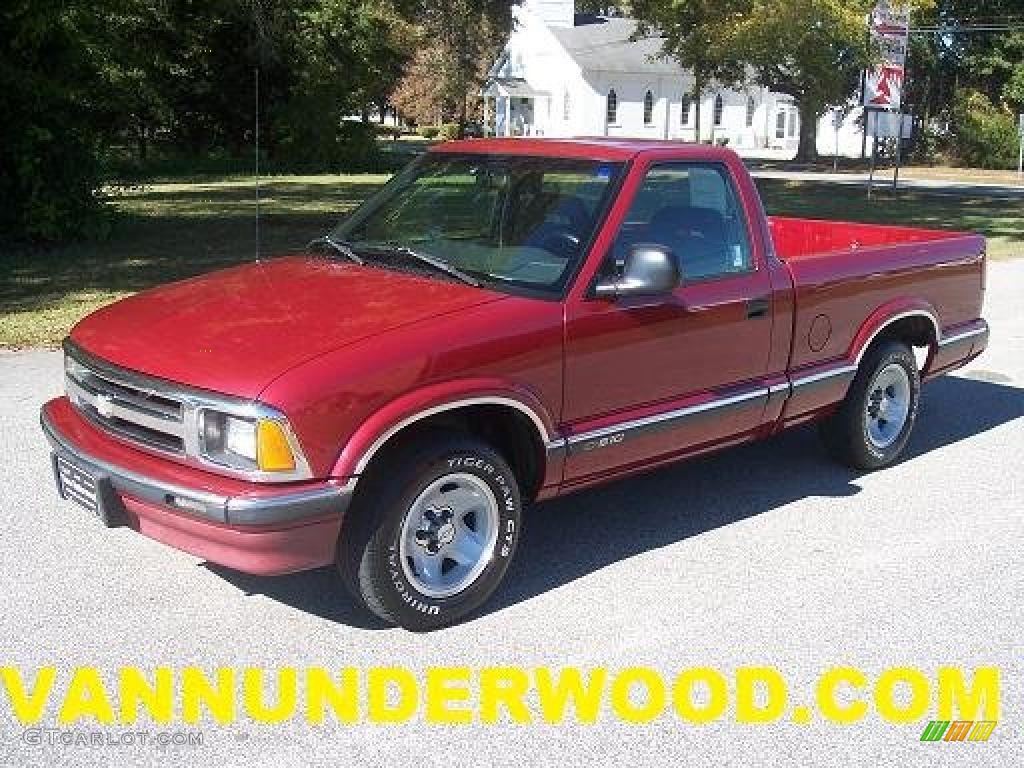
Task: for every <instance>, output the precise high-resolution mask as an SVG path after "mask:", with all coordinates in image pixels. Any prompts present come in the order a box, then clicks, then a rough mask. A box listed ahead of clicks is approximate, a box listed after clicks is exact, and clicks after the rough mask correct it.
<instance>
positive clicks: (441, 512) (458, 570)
mask: <svg viewBox="0 0 1024 768" xmlns="http://www.w3.org/2000/svg"><path fill="white" fill-rule="evenodd" d="M498 524H499V514H498V500H497V499H496V498H495V496H494V493H493V492H492V491H491V489H490V487H489V486H488V485H487V483H485V482H484V481H483V480H482V479H481V478H479V477H477V476H476V475H471V474H468V473H465V472H457V473H452V474H449V475H444V476H442V477H439V478H438V479H437V480H435V481H434V482H432V483H431V484H430V485H428V486H427V487H426V488H425V489H424V490H423V492H422V493H420V495H419V496H417V497H416V500H415V501H414V502H413V503H412V506H410V507H409V511H408V512H406V514H405V521H404V522H403V523H402V533H401V540H400V542H399V556H400V558H401V561H402V570H403V572H404V573H405V578H406V579H407V580H408V581H409V583H410V584H411V585H412V586H413V587H414V588H415V589H416V591H417V592H420V593H421V594H423V595H426V596H427V597H434V598H445V597H451V596H453V595H457V594H458V593H459V592H462V591H463V590H465V589H466V588H467V587H469V586H470V585H471V584H472V583H473V582H474V581H476V580H477V578H478V577H479V576H480V574H481V573H483V571H484V569H485V568H486V567H487V564H488V563H489V562H490V560H491V556H492V555H493V554H494V547H495V544H496V543H497V541H498Z"/></svg>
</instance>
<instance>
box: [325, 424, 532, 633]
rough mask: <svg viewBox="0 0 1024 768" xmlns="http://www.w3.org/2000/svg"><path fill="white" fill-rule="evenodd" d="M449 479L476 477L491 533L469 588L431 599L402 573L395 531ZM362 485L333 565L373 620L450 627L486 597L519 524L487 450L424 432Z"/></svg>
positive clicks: (504, 480) (510, 479)
mask: <svg viewBox="0 0 1024 768" xmlns="http://www.w3.org/2000/svg"><path fill="white" fill-rule="evenodd" d="M452 473H464V474H468V475H472V476H474V477H476V478H479V480H481V481H483V483H484V484H486V486H487V487H488V488H489V489H490V491H491V493H493V497H494V499H495V500H496V501H497V505H496V519H497V535H496V539H495V541H494V545H493V549H491V550H490V559H489V561H488V562H487V564H486V565H485V566H483V570H482V571H481V572H480V574H479V575H478V576H476V578H475V580H474V581H472V583H470V584H469V585H468V586H466V587H465V588H464V589H462V590H461V591H459V592H458V593H457V594H454V595H451V596H446V597H431V596H429V595H427V594H424V592H422V591H421V590H420V589H418V588H417V586H416V585H415V584H414V582H413V581H411V580H410V578H409V577H408V575H407V573H406V571H405V569H404V568H403V567H402V562H401V558H400V551H401V541H402V534H403V525H404V523H405V519H406V516H407V514H408V513H409V511H410V508H411V506H412V505H413V503H414V502H415V501H416V499H417V498H418V497H419V496H420V494H421V493H423V492H424V490H425V489H427V488H429V487H431V485H432V484H433V483H435V481H437V480H439V479H440V478H442V477H445V476H447V475H451V474H452ZM363 482H365V483H366V486H365V487H364V488H362V489H359V491H358V495H357V496H356V498H355V499H353V503H352V506H351V508H350V509H349V512H348V516H347V518H346V521H345V523H344V525H343V526H342V531H341V536H340V538H339V541H338V557H337V565H338V570H339V572H340V574H341V577H342V581H343V582H344V583H345V585H346V586H347V587H348V589H349V591H350V592H351V593H352V594H353V596H354V597H356V598H357V599H359V600H360V601H361V602H362V603H363V604H364V605H365V606H366V607H367V608H368V609H369V610H370V611H371V612H372V613H373V614H375V615H376V616H377V617H379V618H380V619H382V620H384V621H386V622H388V623H389V624H398V625H399V626H402V627H405V628H406V629H409V630H412V631H417V632H423V631H429V630H432V629H438V628H440V627H445V626H448V625H451V624H454V623H456V622H457V621H459V620H460V619H462V618H463V617H464V616H465V615H466V614H468V613H470V612H471V611H473V610H474V609H476V608H477V607H479V606H480V605H481V604H482V603H483V602H484V601H486V600H487V598H488V597H490V596H491V594H492V593H493V592H494V590H495V589H496V588H497V586H498V585H499V584H500V583H501V580H502V578H503V577H504V575H505V572H506V571H507V570H508V566H509V564H510V563H511V561H512V557H513V556H514V555H515V550H516V544H517V543H518V540H519V530H520V526H521V521H522V501H521V498H520V495H519V486H518V483H517V482H516V477H515V475H514V474H513V472H512V470H511V469H510V468H509V466H508V463H507V462H506V461H505V460H504V459H503V458H502V457H501V456H500V455H499V454H498V452H497V451H495V450H494V448H492V447H491V446H490V445H488V444H487V443H485V442H483V441H480V440H477V439H475V438H473V437H470V436H466V435H462V434H459V433H452V432H442V431H437V432H428V433H425V434H423V435H421V436H420V437H418V438H416V439H415V440H413V441H411V442H410V443H409V444H408V445H405V446H402V447H400V448H398V449H397V450H396V451H394V452H391V453H390V454H389V455H387V456H385V457H384V458H383V459H382V461H380V462H378V466H377V467H376V471H372V472H371V474H369V475H368V476H367V477H366V478H364V481H363ZM441 487H442V488H444V486H443V485H442V486H441ZM490 519H491V522H492V523H493V522H494V519H495V518H493V517H492V518H490ZM485 549H486V548H485ZM421 554H422V553H421ZM443 566H444V563H442V564H441V566H440V567H442V568H443ZM410 567H411V566H410Z"/></svg>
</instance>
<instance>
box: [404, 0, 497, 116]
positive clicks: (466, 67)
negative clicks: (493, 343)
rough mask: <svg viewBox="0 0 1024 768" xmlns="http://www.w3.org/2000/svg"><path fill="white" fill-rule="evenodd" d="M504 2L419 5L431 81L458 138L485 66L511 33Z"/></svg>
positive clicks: (457, 0) (454, 0)
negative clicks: (431, 50)
mask: <svg viewBox="0 0 1024 768" xmlns="http://www.w3.org/2000/svg"><path fill="white" fill-rule="evenodd" d="M513 4H514V3H512V2H508V0H451V1H450V2H444V1H442V0H423V2H422V4H421V9H420V15H419V18H420V22H421V25H422V27H423V32H424V34H425V36H426V38H428V39H430V40H432V41H434V44H435V45H436V49H435V55H434V56H433V57H432V63H433V66H435V67H436V73H435V75H434V76H435V77H436V78H437V80H438V82H439V83H440V87H439V90H438V95H439V98H440V99H441V101H442V103H441V105H439V106H440V111H442V112H444V111H448V110H450V111H451V113H452V114H453V116H454V118H455V122H456V123H458V127H459V131H458V133H459V136H464V135H465V131H466V122H467V119H468V114H469V109H470V103H469V102H470V99H471V98H473V97H475V96H476V93H477V92H478V91H479V88H480V86H481V85H482V84H483V79H484V75H485V74H486V63H489V62H491V61H493V60H494V57H495V56H496V55H497V53H498V51H499V50H501V46H502V45H504V43H505V40H506V39H507V38H508V35H509V32H510V31H511V29H512V5H513Z"/></svg>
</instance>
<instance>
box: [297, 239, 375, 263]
mask: <svg viewBox="0 0 1024 768" xmlns="http://www.w3.org/2000/svg"><path fill="white" fill-rule="evenodd" d="M318 245H326V246H329V247H331V248H333V249H334V250H335V251H337V252H338V253H340V254H341V255H342V256H344V257H345V258H346V259H348V260H349V261H354V262H355V263H356V264H359V265H360V266H362V265H363V264H366V261H365V260H364V259H363V257H362V256H360V255H359V254H358V253H356V252H355V251H354V250H353V249H352V246H351V245H349V244H348V243H346V242H345V241H343V240H335V239H334V238H333V237H331V236H330V235H324V236H323V237H318V238H316V239H315V240H310V241H309V245H307V246H306V247H307V248H315V247H316V246H318Z"/></svg>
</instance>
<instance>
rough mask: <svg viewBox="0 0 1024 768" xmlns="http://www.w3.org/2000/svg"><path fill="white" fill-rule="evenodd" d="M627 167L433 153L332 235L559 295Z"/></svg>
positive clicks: (497, 283)
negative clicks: (618, 179)
mask: <svg viewBox="0 0 1024 768" xmlns="http://www.w3.org/2000/svg"><path fill="white" fill-rule="evenodd" d="M621 168H622V166H621V164H620V163H606V162H600V161H595V160H578V159H572V158H553V157H515V156H495V155H482V154H481V155H475V154H467V155H456V154H446V153H428V154H427V155H425V156H424V157H423V158H421V159H420V160H418V161H417V162H415V163H413V164H412V165H410V166H409V167H408V168H406V169H405V170H404V171H402V172H401V173H400V174H399V175H398V176H396V177H395V178H394V179H393V180H392V181H391V182H390V183H389V184H388V185H387V186H386V187H385V188H384V189H383V190H381V192H380V193H378V194H377V195H376V196H374V197H372V198H371V199H370V200H368V201H367V202H366V203H365V204H364V205H363V206H362V207H360V208H359V209H358V210H357V211H356V212H355V213H354V214H353V216H352V217H351V218H350V219H348V220H347V221H345V222H343V223H342V224H341V225H340V226H338V228H337V229H335V230H334V232H333V233H332V234H331V237H332V238H333V239H335V240H337V241H339V242H342V243H345V244H346V245H347V246H348V247H350V248H352V249H353V250H354V251H356V252H357V253H360V254H362V253H366V252H369V253H372V252H374V251H378V250H379V249H384V250H387V249H408V250H411V251H415V252H416V253H419V254H422V255H423V256H427V257H431V258H433V259H435V260H440V261H443V262H445V263H446V264H448V265H450V266H451V267H455V268H456V269H458V270H460V271H461V272H463V273H465V274H467V275H471V276H472V277H474V278H477V279H478V280H479V281H480V282H482V283H484V284H487V285H488V286H489V287H494V288H498V289H501V288H503V287H506V288H512V287H520V288H523V289H529V290H534V291H541V292H544V293H552V294H556V293H557V294H560V293H561V292H562V290H563V289H564V287H565V285H566V283H567V282H568V281H569V280H570V279H571V278H572V276H573V274H574V273H575V270H576V267H577V266H578V265H579V262H580V260H581V259H582V258H583V255H584V253H585V251H586V249H587V247H588V246H589V244H590V240H591V238H592V237H593V235H594V230H595V228H596V227H597V223H598V220H599V218H600V216H601V213H602V212H603V209H604V206H605V204H606V202H607V200H608V197H609V192H610V190H611V188H612V184H613V182H614V181H615V180H616V179H617V178H618V175H619V173H620V171H621Z"/></svg>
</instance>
